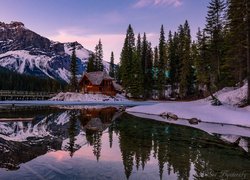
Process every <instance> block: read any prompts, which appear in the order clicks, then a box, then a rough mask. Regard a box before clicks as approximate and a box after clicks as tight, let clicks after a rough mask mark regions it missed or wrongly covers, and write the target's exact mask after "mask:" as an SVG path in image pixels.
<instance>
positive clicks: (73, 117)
mask: <svg viewBox="0 0 250 180" xmlns="http://www.w3.org/2000/svg"><path fill="white" fill-rule="evenodd" d="M77 113H78V112H77V111H75V110H72V111H71V112H70V120H69V128H68V135H69V143H68V145H69V146H68V148H67V150H68V151H69V152H70V157H73V155H74V152H75V151H76V150H77V149H78V148H75V140H76V138H75V136H76V135H77V134H76V131H77V124H76V123H77Z"/></svg>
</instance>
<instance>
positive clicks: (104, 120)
mask: <svg viewBox="0 0 250 180" xmlns="http://www.w3.org/2000/svg"><path fill="white" fill-rule="evenodd" d="M23 114H25V112H23ZM0 116H1V115H0ZM15 116H16V115H15ZM8 117H9V118H11V116H10V115H8ZM24 117H26V116H24ZM0 118H6V117H2V116H1V117H0ZM246 139H247V140H248V142H249V143H250V140H249V138H246ZM249 143H248V144H249ZM249 167H250V153H248V152H246V151H244V150H243V149H242V148H240V147H238V146H234V145H232V144H228V143H226V142H224V141H222V140H221V139H220V135H218V134H216V135H209V134H207V133H206V132H203V131H201V130H197V129H194V128H190V127H185V126H179V125H174V124H167V123H163V122H156V121H152V120H148V119H142V118H137V117H134V116H131V115H128V114H126V113H121V112H119V111H117V109H116V108H113V107H108V108H101V109H100V108H99V109H98V108H91V109H77V110H63V111H62V110H58V111H56V110H55V111H53V112H51V111H49V112H48V111H46V113H44V114H41V113H39V115H37V116H35V117H34V120H33V121H31V122H29V121H27V122H20V121H17V122H14V121H11V122H0V174H1V179H17V178H20V177H25V179H34V178H36V179H176V178H179V179H200V178H204V177H205V178H211V179H223V178H228V177H230V178H235V179H244V178H245V179H249V178H250V171H249ZM229 172H231V174H230V173H229ZM230 175H231V176H230Z"/></svg>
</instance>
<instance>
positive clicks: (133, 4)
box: [0, 0, 209, 62]
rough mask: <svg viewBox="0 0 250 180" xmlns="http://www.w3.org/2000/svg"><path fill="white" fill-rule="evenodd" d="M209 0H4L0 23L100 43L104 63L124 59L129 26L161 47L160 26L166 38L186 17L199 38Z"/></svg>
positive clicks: (61, 38) (90, 44)
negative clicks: (199, 28) (162, 26)
mask: <svg viewBox="0 0 250 180" xmlns="http://www.w3.org/2000/svg"><path fill="white" fill-rule="evenodd" d="M208 3H209V0H0V4H1V6H0V21H2V22H5V23H10V22H11V21H21V22H23V23H24V24H25V26H26V27H27V28H29V29H31V30H33V31H35V32H37V33H38V34H40V35H42V36H45V37H48V38H49V39H51V40H54V41H60V42H68V41H78V42H80V43H81V44H82V45H83V46H84V47H85V48H87V49H90V50H94V47H95V45H96V44H97V43H98V40H99V39H101V40H102V43H103V49H104V59H105V60H107V61H109V59H110V53H111V51H114V53H115V61H116V62H118V61H119V57H120V51H121V48H122V45H123V42H124V37H125V33H126V30H127V27H128V24H131V25H132V27H133V29H134V31H135V33H136V34H137V33H139V32H140V33H143V32H146V33H147V35H148V39H149V40H150V41H151V42H152V45H153V46H156V45H157V44H158V39H159V31H160V26H161V24H163V25H164V28H165V33H166V36H167V34H168V31H169V30H171V31H176V29H177V27H178V26H179V25H180V24H183V23H184V21H185V20H186V19H187V20H188V21H189V24H190V27H191V31H192V32H191V33H192V35H193V36H194V35H195V34H196V32H197V29H198V27H201V28H203V27H204V23H205V16H206V13H207V6H208Z"/></svg>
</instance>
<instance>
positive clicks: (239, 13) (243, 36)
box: [227, 0, 250, 104]
mask: <svg viewBox="0 0 250 180" xmlns="http://www.w3.org/2000/svg"><path fill="white" fill-rule="evenodd" d="M249 4H250V3H249V1H247V0H243V1H237V0H228V11H227V23H228V24H227V25H228V29H229V33H228V38H227V40H228V41H227V42H228V47H229V48H228V51H227V58H228V59H229V60H228V66H229V67H230V68H231V69H232V71H233V73H234V75H236V76H235V79H236V82H240V84H243V80H244V78H245V77H247V80H248V84H250V83H249V82H250V60H249V36H250V34H249V33H250V32H249V31H250V30H249V29H250V27H249V26H250V23H249V18H250V17H249V16H250V15H249V14H250V13H249V11H250V8H249V6H250V5H249ZM247 102H248V104H250V86H248V98H247Z"/></svg>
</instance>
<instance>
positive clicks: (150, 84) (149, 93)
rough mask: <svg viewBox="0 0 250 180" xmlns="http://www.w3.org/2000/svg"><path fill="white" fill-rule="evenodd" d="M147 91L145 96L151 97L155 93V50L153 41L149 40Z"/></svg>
mask: <svg viewBox="0 0 250 180" xmlns="http://www.w3.org/2000/svg"><path fill="white" fill-rule="evenodd" d="M144 85H145V93H144V98H146V99H147V98H151V97H152V93H153V50H152V47H151V43H149V42H147V56H146V61H145V78H144Z"/></svg>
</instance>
